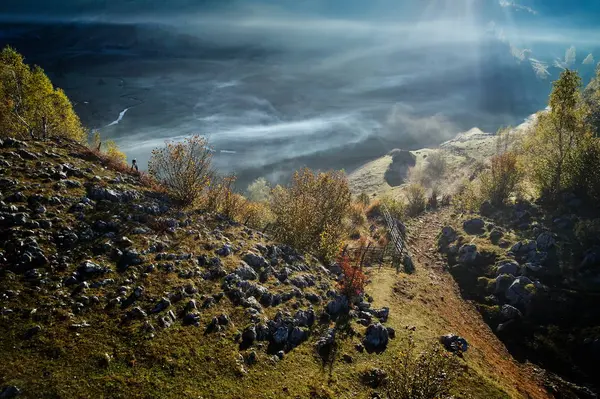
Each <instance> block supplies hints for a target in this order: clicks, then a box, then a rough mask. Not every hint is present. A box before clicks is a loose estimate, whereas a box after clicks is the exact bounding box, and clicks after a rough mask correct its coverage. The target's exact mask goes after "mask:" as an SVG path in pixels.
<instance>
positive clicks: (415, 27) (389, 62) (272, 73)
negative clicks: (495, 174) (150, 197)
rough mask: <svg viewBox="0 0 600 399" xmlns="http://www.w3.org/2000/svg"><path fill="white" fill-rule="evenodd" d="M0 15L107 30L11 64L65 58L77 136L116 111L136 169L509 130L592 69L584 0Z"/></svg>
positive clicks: (57, 6)
mask: <svg viewBox="0 0 600 399" xmlns="http://www.w3.org/2000/svg"><path fill="white" fill-rule="evenodd" d="M0 21H2V22H0V29H1V28H2V23H4V25H5V26H7V24H8V23H10V22H24V21H29V22H36V23H38V24H41V23H49V24H55V23H61V22H85V23H86V24H87V25H86V26H88V25H90V26H91V25H94V24H97V23H102V24H108V26H109V28H106V27H104V28H94V30H90V29H91V28H89V27H88V28H84V29H88V30H86V31H85V33H81V31H74V32H70V31H69V33H68V35H67V36H68V38H66V37H65V34H64V33H60V34H57V35H58V36H57V39H58V40H53V42H52V43H50V44H49V45H44V46H39V47H41V49H42V51H41V54H40V51H39V50H38V49H37V48H36V50H35V51H31V54H27V52H26V55H28V56H30V57H38V58H39V59H40V61H38V60H37V59H36V62H40V63H42V66H44V67H45V68H46V70H47V71H48V72H49V73H50V74H51V75H52V74H53V73H55V72H56V69H57V68H58V67H56V65H55V62H54V61H55V60H57V59H60V60H67V59H68V60H69V61H65V62H64V63H63V64H67V66H70V69H69V68H67V69H68V72H69V73H68V74H67V75H66V77H63V78H61V77H60V76H59V77H58V78H57V79H64V82H65V83H64V84H65V85H68V86H69V87H71V88H69V87H66V90H67V94H69V95H70V96H71V97H72V98H74V99H75V100H76V101H77V102H78V105H77V107H78V111H79V112H80V113H81V115H82V117H83V118H84V121H85V122H86V123H87V124H88V125H89V126H90V127H94V128H102V127H104V126H107V125H110V124H111V122H113V121H116V120H117V118H118V117H119V114H120V113H121V112H122V111H123V110H124V109H125V108H129V110H128V111H127V113H126V114H124V115H123V116H122V120H120V121H119V123H118V124H115V123H113V124H112V125H111V126H108V127H106V128H104V129H102V130H101V132H102V133H103V134H105V135H107V136H109V137H114V138H115V139H116V140H117V142H118V143H120V144H121V145H122V146H123V148H124V149H125V150H126V151H127V153H128V155H129V156H130V157H137V158H138V160H140V161H141V164H142V165H143V164H144V162H145V160H146V159H147V154H148V153H149V151H150V149H151V148H153V147H155V146H157V145H160V143H162V142H163V141H164V140H165V139H167V138H175V139H177V138H180V137H183V136H185V135H188V134H191V133H195V132H199V133H202V134H207V135H209V136H210V138H211V141H212V143H213V145H214V146H215V148H216V149H217V150H218V151H221V150H225V152H223V153H219V154H220V155H219V156H218V157H217V162H218V163H219V166H220V167H222V168H224V169H227V170H235V171H237V172H238V173H241V174H244V173H246V174H248V176H254V175H258V174H265V175H267V176H270V177H271V178H277V177H278V176H279V175H280V174H282V175H285V174H287V173H289V170H290V169H292V168H296V167H298V166H301V165H303V164H307V165H309V166H313V165H316V166H318V167H338V166H340V167H341V166H344V167H346V166H347V165H351V164H353V162H354V163H360V162H362V161H365V160H367V159H368V158H369V157H373V156H377V155H379V154H380V153H381V152H385V150H386V149H387V147H389V146H407V147H417V146H419V145H434V144H436V143H439V142H440V141H443V140H445V139H447V138H449V137H452V136H454V135H455V134H456V133H458V132H460V131H463V130H467V129H469V128H470V127H473V126H480V127H482V128H484V129H485V130H488V131H494V130H496V129H497V128H498V127H500V125H503V124H509V123H518V121H520V120H521V119H522V118H524V117H526V116H527V115H528V114H529V113H532V112H535V111H536V110H537V109H540V108H542V107H543V106H544V103H545V101H546V97H547V94H548V92H549V89H550V82H551V81H552V80H554V79H556V78H557V76H558V75H559V73H560V71H561V69H562V68H567V67H569V68H576V69H578V70H580V72H581V73H582V75H584V77H585V78H586V79H587V78H589V76H591V74H592V72H593V70H594V67H595V64H596V63H597V61H598V60H600V23H599V22H598V21H600V1H598V0H587V1H583V0H577V1H574V2H567V1H564V0H515V1H509V0H432V1H427V0H412V1H400V0H262V1H258V0H256V1H252V0H229V1H227V0H218V1H217V0H205V1H199V0H170V1H168V2H167V1H163V0H145V1H141V0H129V1H123V0H119V1H117V0H79V1H67V0H63V1H60V2H59V1H48V0H39V1H34V0H3V1H2V2H1V3H0ZM111 26H112V27H111ZM132 26H133V27H136V28H135V30H131V27H132ZM80 29H81V28H80ZM0 32H1V31H0ZM14 32H15V31H12V33H11V31H10V30H8V31H7V30H5V32H4V36H5V37H10V35H11V34H14ZM61 32H62V31H61ZM36 34H37V36H35V35H32V36H31V37H34V38H35V37H39V36H46V35H47V33H46V32H45V31H44V33H36ZM1 39H2V35H1V34H0V40H1ZM11 40H13V39H5V41H8V42H11ZM28 40H29V41H25V48H27V45H28V44H30V42H32V40H33V39H28ZM35 40H38V39H35ZM35 40H33V42H35ZM39 40H42V41H43V40H44V38H43V37H42V38H41V39H39ZM34 44H35V43H34ZM207 49H210V50H207ZM44 50H45V51H46V53H44ZM61 68H65V66H64V65H61ZM100 78H101V79H102V81H103V83H104V82H106V84H105V85H104V86H97V85H96V82H97V81H98V80H99V79H100ZM111 79H114V81H115V83H114V86H115V88H114V90H112V89H111V88H112V86H111V85H112V84H113V83H112V82H113V80H111ZM59 82H60V83H61V84H63V80H59ZM90 82H93V83H94V85H93V86H90ZM119 90H120V91H119ZM84 104H85V105H84ZM86 107H87V108H86ZM91 110H93V111H91ZM159 114H160V115H159ZM377 143H379V144H377ZM361 145H362V146H363V147H362V148H364V150H363V151H362V152H361V150H360V149H358V150H357V146H361ZM327 160H330V162H328V161H327Z"/></svg>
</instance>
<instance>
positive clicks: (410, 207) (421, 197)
mask: <svg viewBox="0 0 600 399" xmlns="http://www.w3.org/2000/svg"><path fill="white" fill-rule="evenodd" d="M406 200H407V207H406V213H407V214H408V215H409V216H416V215H418V214H420V213H422V212H423V211H424V210H425V208H426V206H427V197H426V195H425V188H423V186H422V185H420V184H417V183H413V184H411V185H409V186H408V187H407V189H406Z"/></svg>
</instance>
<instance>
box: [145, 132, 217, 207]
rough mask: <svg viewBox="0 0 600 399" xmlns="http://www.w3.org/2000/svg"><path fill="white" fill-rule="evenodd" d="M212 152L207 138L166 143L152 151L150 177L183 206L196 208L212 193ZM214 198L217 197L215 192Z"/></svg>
mask: <svg viewBox="0 0 600 399" xmlns="http://www.w3.org/2000/svg"><path fill="white" fill-rule="evenodd" d="M211 160H212V151H211V149H210V148H209V146H208V142H207V141H206V139H205V138H204V137H201V136H197V135H194V136H191V137H188V138H186V139H184V140H183V141H181V142H173V141H170V142H166V143H165V146H164V147H161V148H156V149H154V150H153V151H152V154H151V156H150V160H149V161H148V173H150V175H151V176H153V177H154V178H155V179H156V180H157V181H158V182H159V183H160V184H161V185H162V186H163V187H164V188H165V189H166V190H167V192H168V193H169V195H170V197H171V198H172V199H173V200H174V201H176V202H178V203H179V204H181V205H184V206H187V205H192V204H194V203H195V202H196V201H197V200H199V199H200V198H201V197H203V196H204V195H205V193H206V192H207V190H209V188H210V185H211V182H212V180H213V177H214V175H215V173H214V170H213V168H212V165H211ZM218 193H219V195H220V193H221V190H220V189H219V190H218ZM213 195H216V194H215V193H214V192H213Z"/></svg>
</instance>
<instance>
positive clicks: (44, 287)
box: [0, 139, 547, 398]
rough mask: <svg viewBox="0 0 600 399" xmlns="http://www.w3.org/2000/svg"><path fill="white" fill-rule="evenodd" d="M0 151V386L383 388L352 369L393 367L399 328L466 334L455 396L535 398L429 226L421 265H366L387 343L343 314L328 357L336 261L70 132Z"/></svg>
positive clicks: (340, 393) (193, 390)
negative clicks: (277, 240)
mask: <svg viewBox="0 0 600 399" xmlns="http://www.w3.org/2000/svg"><path fill="white" fill-rule="evenodd" d="M0 160H1V161H0V162H1V168H0V186H1V187H2V198H1V201H2V202H0V224H1V227H2V229H1V230H0V231H1V233H0V242H1V243H4V244H2V245H0V309H1V315H0V319H1V320H2V322H1V323H0V336H2V340H0V352H1V353H2V361H1V362H0V392H1V390H2V389H4V388H5V387H9V388H10V387H16V388H18V389H19V390H20V392H21V396H20V397H25V398H33V397H44V398H46V397H50V398H52V397H57V398H58V397H61V398H62V397H111V398H120V397H123V398H125V397H127V398H131V397H140V398H145V397H178V398H180V397H194V398H198V397H207V398H208V397H210V398H238V397H239V398H241V397H257V398H280V397H299V398H305V397H313V398H357V397H358V398H370V397H374V396H373V395H375V392H381V391H382V388H381V387H379V388H373V387H371V386H369V385H365V383H364V382H363V376H364V375H365V374H369V373H370V372H371V371H372V370H374V369H380V370H384V371H385V370H390V369H391V368H393V367H395V360H394V357H395V355H397V354H398V352H399V351H400V350H401V348H402V347H403V345H404V343H405V342H406V340H407V338H408V336H409V335H412V336H413V337H414V338H415V339H416V341H417V343H418V344H419V345H425V344H426V343H428V342H431V341H435V340H437V339H438V337H439V335H441V334H445V333H449V332H455V333H457V334H461V335H464V336H465V337H466V338H467V339H468V340H469V343H470V345H471V346H470V349H469V351H468V352H466V353H465V354H464V357H463V358H462V359H460V362H461V366H460V367H461V369H462V370H463V371H464V373H463V374H462V376H461V377H460V378H459V380H458V381H457V382H456V383H455V385H454V386H453V388H452V392H453V393H454V395H455V396H456V397H466V398H481V397H485V398H506V397H515V398H519V397H524V398H525V397H532V398H544V397H547V395H546V394H545V393H544V391H542V388H540V386H539V385H538V384H537V382H536V381H537V380H536V378H535V375H533V374H532V372H531V369H530V368H528V367H524V366H521V365H519V364H517V363H515V362H514V361H513V360H512V359H511V358H510V356H509V355H508V354H507V353H506V351H505V350H504V349H503V346H502V345H501V344H500V343H499V341H498V340H497V339H496V338H495V337H494V336H493V335H492V334H490V333H489V329H488V327H487V326H486V325H485V324H484V323H483V321H482V320H481V318H480V317H479V316H478V314H477V313H476V312H474V311H473V308H472V306H471V305H469V304H467V303H465V302H464V301H463V300H462V299H461V298H460V295H459V294H458V291H457V290H456V286H455V285H454V282H453V281H452V280H451V279H450V278H449V276H448V275H444V274H443V273H442V272H441V271H440V270H439V267H434V265H433V262H430V261H429V259H428V256H430V255H429V254H428V251H429V249H428V247H429V246H430V245H431V239H432V237H433V236H428V237H427V239H425V240H423V239H422V237H421V235H422V234H424V233H425V231H424V230H422V229H421V228H420V227H419V226H418V225H415V226H414V227H410V231H412V232H413V233H412V234H413V235H414V237H415V238H414V240H415V241H414V242H413V245H412V246H411V250H413V251H414V253H415V254H416V257H415V263H416V273H414V274H411V275H408V274H404V273H397V272H396V271H394V270H393V269H391V268H390V266H389V265H388V264H384V265H383V267H382V268H381V269H376V268H369V270H368V274H369V276H370V280H371V282H370V284H369V285H368V286H367V294H369V295H367V296H366V297H365V299H370V300H371V301H372V303H370V304H369V303H368V302H364V303H362V304H361V307H362V308H364V309H365V312H361V315H362V316H361V317H367V318H369V319H371V322H370V323H371V324H374V323H377V321H378V319H379V318H380V319H381V321H382V322H384V324H385V326H387V327H388V328H393V329H394V330H395V331H396V338H395V339H392V340H390V341H389V343H388V345H387V347H384V348H383V349H384V350H383V352H382V353H381V354H376V353H369V352H368V351H366V350H364V346H362V343H364V342H365V341H364V338H365V334H366V331H367V329H366V325H367V324H369V323H366V324H365V323H363V321H364V320H363V319H359V318H356V315H357V312H354V311H352V312H350V315H351V319H350V322H349V323H348V324H347V327H346V328H347V330H345V331H347V333H346V334H339V335H338V337H337V338H336V344H335V345H336V346H335V348H336V350H335V351H334V352H333V355H332V357H331V358H327V359H324V358H322V357H321V356H320V355H319V353H318V352H317V350H316V349H315V345H316V343H317V341H319V339H321V338H322V337H326V336H327V334H328V331H329V330H328V329H329V328H339V326H340V321H339V320H340V319H338V320H337V322H336V321H335V317H336V315H337V312H338V310H336V308H339V307H340V306H341V307H343V301H342V300H341V299H340V297H339V296H337V293H336V291H335V290H336V288H337V283H336V279H337V276H336V275H335V274H334V271H335V269H331V271H330V270H328V269H327V268H324V267H323V266H322V265H320V264H319V263H318V262H317V261H316V260H315V259H313V258H312V257H311V256H303V255H301V254H298V253H297V252H296V251H295V250H293V249H292V248H289V247H287V246H284V245H278V244H274V243H272V242H271V241H270V240H269V238H268V237H266V236H265V235H263V234H262V233H260V232H257V231H254V230H251V229H249V228H247V227H245V226H243V225H240V224H238V223H234V222H231V221H229V220H227V219H225V218H222V217H220V216H219V215H212V214H207V213H204V212H200V211H180V210H176V209H173V208H171V206H170V204H169V202H168V200H167V199H166V198H164V197H163V196H162V195H161V194H160V193H157V192H155V191H153V190H152V189H151V188H149V187H147V186H145V185H144V184H142V181H141V180H140V179H139V178H138V177H137V175H135V174H132V175H130V174H128V172H127V171H121V172H119V171H115V170H112V169H110V168H109V167H107V165H104V164H103V163H102V162H103V161H102V160H101V159H100V158H98V157H97V156H96V155H95V154H94V153H93V152H90V151H89V150H88V149H87V148H85V147H83V146H81V145H79V144H76V143H73V142H70V141H58V140H56V141H54V140H53V141H47V142H35V141H30V142H27V143H24V142H19V141H15V140H11V139H7V140H4V141H3V142H2V143H0ZM432 217H433V216H432ZM425 222H427V221H425ZM426 225H428V228H433V227H435V226H436V224H435V223H429V222H427V223H426ZM427 233H429V232H427ZM426 252H427V253H426ZM442 296H443V298H442ZM385 307H388V308H389V318H388V317H387V312H385V311H382V309H385ZM325 311H327V312H325ZM352 316H354V317H353V318H352ZM331 318H333V320H332V319H331ZM342 319H343V318H342ZM361 320H362V321H361ZM412 327H415V328H414V329H413V328H412ZM411 330H414V332H411ZM390 331H391V330H390ZM7 389H8V388H7ZM6 392H8V391H6Z"/></svg>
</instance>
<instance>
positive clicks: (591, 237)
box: [573, 219, 600, 249]
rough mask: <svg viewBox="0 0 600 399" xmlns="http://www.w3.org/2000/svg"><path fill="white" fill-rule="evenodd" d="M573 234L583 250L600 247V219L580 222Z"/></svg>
mask: <svg viewBox="0 0 600 399" xmlns="http://www.w3.org/2000/svg"><path fill="white" fill-rule="evenodd" d="M573 232H574V233H575V237H576V238H577V242H578V243H579V244H580V245H581V246H582V247H583V248H586V249H587V248H590V247H593V246H595V245H600V219H591V220H580V221H578V222H577V223H576V224H575V228H574V229H573Z"/></svg>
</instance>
